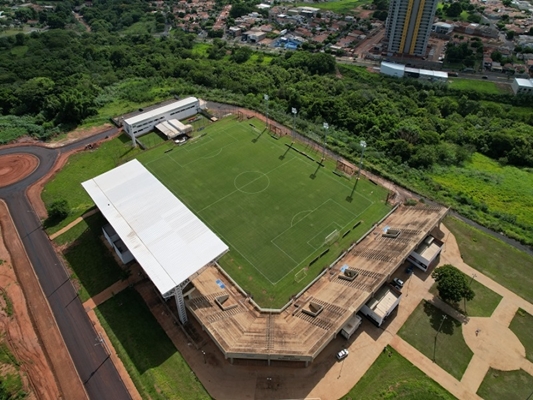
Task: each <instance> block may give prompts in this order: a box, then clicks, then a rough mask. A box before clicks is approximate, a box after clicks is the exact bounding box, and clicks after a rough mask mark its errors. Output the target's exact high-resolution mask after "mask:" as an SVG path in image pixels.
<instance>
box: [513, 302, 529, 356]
mask: <svg viewBox="0 0 533 400" xmlns="http://www.w3.org/2000/svg"><path fill="white" fill-rule="evenodd" d="M509 328H510V329H511V330H512V331H513V332H514V334H515V335H516V337H517V338H518V339H520V342H522V344H523V345H524V347H525V349H526V358H527V359H528V360H529V361H531V362H533V315H531V314H529V313H527V312H525V311H524V310H522V309H521V308H519V309H518V311H517V312H516V314H515V316H514V318H513V320H512V321H511V325H510V326H509Z"/></svg>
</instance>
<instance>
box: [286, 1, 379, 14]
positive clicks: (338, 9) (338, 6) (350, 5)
mask: <svg viewBox="0 0 533 400" xmlns="http://www.w3.org/2000/svg"><path fill="white" fill-rule="evenodd" d="M369 3H370V1H369V0H333V1H325V2H323V3H322V2H320V3H316V2H315V3H312V4H310V3H297V4H294V5H291V7H293V6H294V7H315V8H320V9H321V10H328V11H333V12H335V13H338V14H353V13H355V8H356V7H359V6H361V5H363V4H369Z"/></svg>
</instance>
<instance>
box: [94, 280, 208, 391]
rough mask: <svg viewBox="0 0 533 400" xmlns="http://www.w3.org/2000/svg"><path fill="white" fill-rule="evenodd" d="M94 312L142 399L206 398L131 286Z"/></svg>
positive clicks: (196, 380) (190, 371) (189, 370)
mask: <svg viewBox="0 0 533 400" xmlns="http://www.w3.org/2000/svg"><path fill="white" fill-rule="evenodd" d="M96 314H97V315H98V318H99V319H100V322H101V323H102V326H103V327H104V328H105V330H106V332H107V334H108V336H109V338H110V340H111V342H112V343H113V346H114V348H115V350H116V351H117V353H118V355H119V357H120V359H121V360H122V362H123V363H124V366H125V367H126V369H127V370H128V373H129V375H130V377H131V378H132V380H133V382H134V383H135V386H136V387H137V389H138V390H139V392H140V393H141V396H142V398H143V399H153V400H156V399H161V400H162V399H165V400H167V399H168V400H170V399H183V400H195V399H209V398H210V397H209V395H208V393H207V392H206V391H205V389H204V387H203V386H202V384H201V383H200V382H199V381H198V378H196V376H195V375H194V373H193V371H192V370H191V369H190V367H189V365H188V364H187V362H186V361H185V360H184V359H183V357H182V356H181V354H180V353H179V352H178V350H177V349H176V347H175V346H174V344H173V343H172V341H171V340H170V339H169V337H168V336H167V335H166V333H165V331H164V330H163V329H162V328H161V326H160V325H159V323H158V322H157V320H156V319H155V318H154V316H153V315H152V313H151V312H150V310H149V309H148V307H147V306H146V304H145V303H144V301H143V299H142V297H141V296H140V295H139V294H138V293H137V292H136V291H135V290H134V289H126V290H124V291H122V292H121V293H119V294H117V295H116V296H114V297H112V298H111V299H109V300H107V301H106V302H105V303H103V304H101V305H100V306H98V308H96ZM133 321H134V322H133Z"/></svg>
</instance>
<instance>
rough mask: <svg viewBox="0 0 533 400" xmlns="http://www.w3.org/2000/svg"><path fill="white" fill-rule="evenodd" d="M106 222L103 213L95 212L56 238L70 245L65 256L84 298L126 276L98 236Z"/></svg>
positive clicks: (59, 241) (82, 298)
mask: <svg viewBox="0 0 533 400" xmlns="http://www.w3.org/2000/svg"><path fill="white" fill-rule="evenodd" d="M104 221H105V220H104V218H103V216H102V215H101V214H100V213H98V214H95V215H92V216H90V217H88V218H86V219H85V220H84V221H82V222H80V223H79V224H77V225H76V226H75V227H74V228H72V229H69V230H68V231H67V232H65V233H64V234H63V235H61V236H59V237H58V238H56V243H57V244H65V245H66V246H67V247H66V248H65V250H64V251H63V256H64V257H65V259H66V260H67V262H68V265H69V266H70V269H71V270H72V271H73V275H74V276H73V277H74V279H76V280H77V281H78V282H79V284H80V287H79V291H78V292H79V295H80V299H81V301H85V300H88V299H89V298H90V297H92V296H94V295H96V294H98V293H100V292H101V291H102V290H104V289H105V288H107V287H109V286H110V285H112V284H113V283H115V282H116V281H118V280H119V279H121V278H123V277H125V276H126V275H125V272H124V270H122V269H121V268H120V267H119V266H118V265H117V263H116V261H115V259H114V258H113V256H112V255H111V253H110V251H109V250H108V249H107V248H106V247H105V245H104V244H103V242H102V240H101V239H100V237H99V236H101V235H102V225H103V224H104Z"/></svg>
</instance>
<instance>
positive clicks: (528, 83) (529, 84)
mask: <svg viewBox="0 0 533 400" xmlns="http://www.w3.org/2000/svg"><path fill="white" fill-rule="evenodd" d="M515 82H516V83H517V84H518V86H520V87H525V88H533V81H532V80H531V79H523V78H515Z"/></svg>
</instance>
